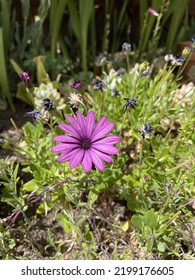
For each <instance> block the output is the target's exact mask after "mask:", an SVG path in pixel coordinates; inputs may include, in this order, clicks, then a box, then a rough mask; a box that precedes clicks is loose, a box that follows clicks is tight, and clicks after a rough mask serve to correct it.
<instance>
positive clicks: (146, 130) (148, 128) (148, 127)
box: [139, 123, 152, 139]
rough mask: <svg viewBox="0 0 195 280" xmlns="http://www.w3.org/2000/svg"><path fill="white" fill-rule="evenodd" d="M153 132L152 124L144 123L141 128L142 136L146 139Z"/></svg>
mask: <svg viewBox="0 0 195 280" xmlns="http://www.w3.org/2000/svg"><path fill="white" fill-rule="evenodd" d="M151 132H152V126H151V125H150V124H149V123H146V124H144V125H143V127H142V129H141V130H139V133H140V134H141V136H142V138H143V139H145V138H146V137H147V136H148V135H149V134H150V133H151Z"/></svg>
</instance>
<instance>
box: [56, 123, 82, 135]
mask: <svg viewBox="0 0 195 280" xmlns="http://www.w3.org/2000/svg"><path fill="white" fill-rule="evenodd" d="M58 126H59V128H60V129H62V130H63V131H65V132H67V133H69V134H70V135H72V136H74V137H75V138H77V139H80V138H81V137H80V135H79V134H78V132H77V131H76V130H75V129H74V128H73V127H71V126H70V125H67V124H65V123H59V124H58Z"/></svg>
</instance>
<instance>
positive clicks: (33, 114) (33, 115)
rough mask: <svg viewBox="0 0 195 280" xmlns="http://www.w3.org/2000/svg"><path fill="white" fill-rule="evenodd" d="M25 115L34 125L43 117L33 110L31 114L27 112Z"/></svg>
mask: <svg viewBox="0 0 195 280" xmlns="http://www.w3.org/2000/svg"><path fill="white" fill-rule="evenodd" d="M27 115H29V116H31V118H32V119H33V123H36V121H37V120H40V119H41V118H42V116H43V114H42V113H41V112H40V111H37V110H33V111H31V112H28V113H27Z"/></svg>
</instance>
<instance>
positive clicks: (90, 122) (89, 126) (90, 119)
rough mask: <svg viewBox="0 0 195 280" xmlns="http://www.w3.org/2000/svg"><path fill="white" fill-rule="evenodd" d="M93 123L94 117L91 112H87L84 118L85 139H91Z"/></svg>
mask: <svg viewBox="0 0 195 280" xmlns="http://www.w3.org/2000/svg"><path fill="white" fill-rule="evenodd" d="M94 123H95V115H94V113H93V112H89V113H88V114H87V117H86V130H87V135H86V136H87V138H88V139H89V138H90V137H91V133H92V129H93V127H94Z"/></svg>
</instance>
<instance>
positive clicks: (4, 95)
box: [0, 28, 14, 111]
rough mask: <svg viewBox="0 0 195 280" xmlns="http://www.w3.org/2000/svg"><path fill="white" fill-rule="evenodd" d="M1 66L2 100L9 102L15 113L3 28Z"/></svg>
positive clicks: (0, 36)
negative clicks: (8, 76) (8, 75)
mask: <svg viewBox="0 0 195 280" xmlns="http://www.w3.org/2000/svg"><path fill="white" fill-rule="evenodd" d="M0 65H1V75H0V85H1V92H2V99H3V101H4V102H6V101H7V102H8V104H9V106H10V108H11V109H12V110H13V111H14V105H13V102H12V98H11V94H10V90H9V84H8V78H7V70H6V67H7V63H6V60H5V51H4V38H3V28H0Z"/></svg>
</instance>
